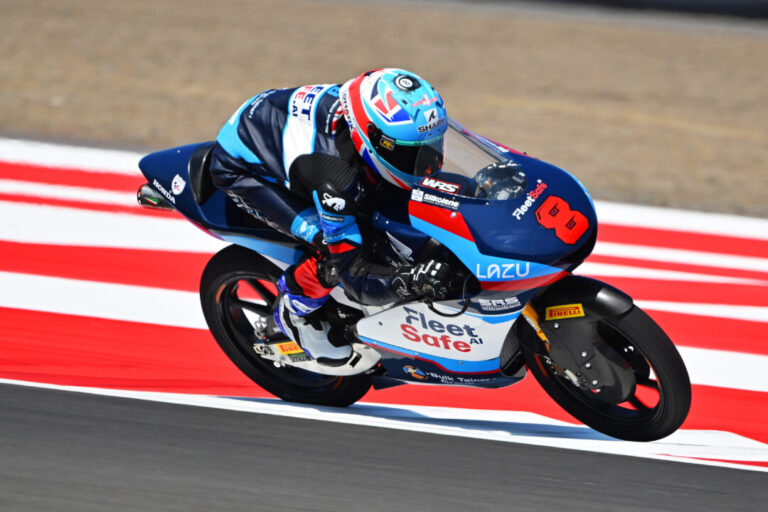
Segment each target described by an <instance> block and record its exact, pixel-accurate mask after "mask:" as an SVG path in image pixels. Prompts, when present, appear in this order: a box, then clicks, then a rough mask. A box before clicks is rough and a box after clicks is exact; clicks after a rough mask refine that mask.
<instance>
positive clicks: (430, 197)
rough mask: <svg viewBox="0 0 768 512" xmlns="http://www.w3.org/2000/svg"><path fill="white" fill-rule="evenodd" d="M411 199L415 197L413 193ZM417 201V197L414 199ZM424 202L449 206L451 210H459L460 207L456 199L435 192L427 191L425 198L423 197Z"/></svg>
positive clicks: (442, 206)
mask: <svg viewBox="0 0 768 512" xmlns="http://www.w3.org/2000/svg"><path fill="white" fill-rule="evenodd" d="M411 199H413V195H411ZM414 201H415V199H414ZM421 201H422V202H423V203H427V204H433V205H435V206H439V207H441V208H448V209H449V210H458V209H459V204H461V203H459V202H458V201H456V200H455V199H450V198H447V197H442V196H436V195H434V194H430V193H425V194H424V196H423V198H422V199H421Z"/></svg>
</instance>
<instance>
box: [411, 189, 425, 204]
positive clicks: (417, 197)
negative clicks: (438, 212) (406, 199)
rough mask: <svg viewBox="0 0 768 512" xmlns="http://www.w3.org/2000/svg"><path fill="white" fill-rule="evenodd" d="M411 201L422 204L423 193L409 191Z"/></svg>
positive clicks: (413, 190)
mask: <svg viewBox="0 0 768 512" xmlns="http://www.w3.org/2000/svg"><path fill="white" fill-rule="evenodd" d="M411 201H417V202H419V203H422V202H424V191H423V190H418V189H415V188H414V189H411Z"/></svg>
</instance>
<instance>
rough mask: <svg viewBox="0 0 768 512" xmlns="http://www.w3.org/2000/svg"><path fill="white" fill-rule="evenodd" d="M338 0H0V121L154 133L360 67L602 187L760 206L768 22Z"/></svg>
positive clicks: (74, 136) (76, 136)
mask: <svg viewBox="0 0 768 512" xmlns="http://www.w3.org/2000/svg"><path fill="white" fill-rule="evenodd" d="M707 26H708V25H700V24H696V23H694V24H689V25H686V26H678V27H675V28H671V27H668V26H666V25H653V24H647V23H630V22H623V21H621V20H601V19H599V18H592V17H587V16H578V17H574V16H547V15H543V14H537V13H535V12H529V11H517V10H504V9H481V10H478V9H471V8H467V7H452V8H439V7H438V6H436V5H434V4H433V5H424V4H422V5H417V6H413V5H411V6H408V7H407V8H405V7H403V5H402V4H392V3H387V2H382V3H375V2H362V3H355V2H344V1H339V0H327V1H310V0H279V1H277V0H259V1H257V0H219V1H217V2H210V1H208V0H183V1H182V0H178V1H172V0H132V1H125V0H25V1H18V0H0V48H2V50H3V60H2V64H0V132H4V133H9V134H19V135H26V136H40V137H46V138H57V139H66V140H76V141H96V142H102V143H104V144H105V145H115V144H119V145H122V146H129V147H137V148H145V149H154V148H160V147H164V146H170V145H176V144H183V143H187V142H190V141H195V140H203V139H211V138H213V137H214V136H215V134H216V132H217V131H218V128H219V126H220V125H221V124H222V123H223V122H224V121H225V120H226V118H227V117H228V116H229V115H230V113H231V112H232V111H233V110H234V109H235V108H237V106H239V104H240V103H241V102H242V101H243V100H244V99H245V98H246V97H249V96H250V95H252V94H254V93H256V92H258V91H260V90H262V89H265V88H268V87H287V86H292V85H298V84H303V83H321V82H340V81H343V80H345V79H346V78H348V77H350V76H352V75H355V74H358V73H360V72H361V71H364V70H366V69H370V68H373V67H378V66H394V65H397V66H402V67H406V68H410V69H413V70H414V71H416V72H418V73H420V74H422V75H424V76H425V77H426V78H428V79H429V80H430V81H431V82H432V83H433V84H435V85H436V87H437V88H438V90H440V91H441V93H442V95H443V97H444V98H445V100H446V103H447V106H448V109H449V112H450V113H451V114H452V115H453V116H454V117H456V118H457V119H459V120H460V121H461V122H462V123H463V124H465V125H466V126H468V127H469V128H472V129H474V130H477V131H479V132H480V133H483V134H484V135H487V136H489V137H491V138H493V139H496V140H499V141H502V142H505V143H507V144H509V145H511V146H513V147H515V148H518V149H521V150H525V151H527V152H529V153H530V154H532V155H535V156H538V157H541V158H543V159H545V160H547V161H550V162H553V163H555V164H557V165H560V166H562V167H564V168H566V169H568V170H570V171H572V172H573V173H574V174H576V175H577V176H578V177H579V178H580V179H581V180H582V181H583V182H584V183H585V185H586V186H587V187H588V188H589V189H590V190H591V191H592V193H593V194H594V195H595V196H596V197H597V198H601V199H610V200H617V201H628V202H634V203H645V204H654V205H672V206H678V207H683V208H690V209H697V210H712V211H723V212H733V213H740V214H748V215H755V216H761V217H768V205H767V204H766V198H768V26H766V27H765V30H763V29H761V28H758V29H756V30H717V31H714V30H709V29H708V28H707Z"/></svg>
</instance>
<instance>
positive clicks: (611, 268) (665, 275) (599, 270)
mask: <svg viewBox="0 0 768 512" xmlns="http://www.w3.org/2000/svg"><path fill="white" fill-rule="evenodd" d="M575 273H576V274H580V275H589V276H596V277H602V278H605V277H631V278H635V279H653V280H658V281H688V282H700V283H723V284H739V285H751V286H768V281H764V280H760V279H747V278H743V277H731V276H719V275H715V274H699V273H696V272H681V271H679V270H663V269H657V268H643V267H631V266H629V265H614V264H611V263H591V262H590V261H589V260H587V261H586V262H584V263H582V264H581V265H579V267H578V268H577V269H576V272H575ZM766 277H768V276H766Z"/></svg>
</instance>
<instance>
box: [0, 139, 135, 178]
mask: <svg viewBox="0 0 768 512" xmlns="http://www.w3.org/2000/svg"><path fill="white" fill-rule="evenodd" d="M142 156H143V155H141V154H140V153H135V152H132V151H119V150H115V149H99V148H88V147H81V146H68V145H64V144H53V143H48V142H36V141H31V140H21V139H6V138H0V160H2V161H5V162H13V163H20V164H32V165H42V166H46V167H65V168H69V169H77V170H81V171H98V172H114V173H116V174H136V173H138V172H139V160H140V159H141V157H142Z"/></svg>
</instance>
